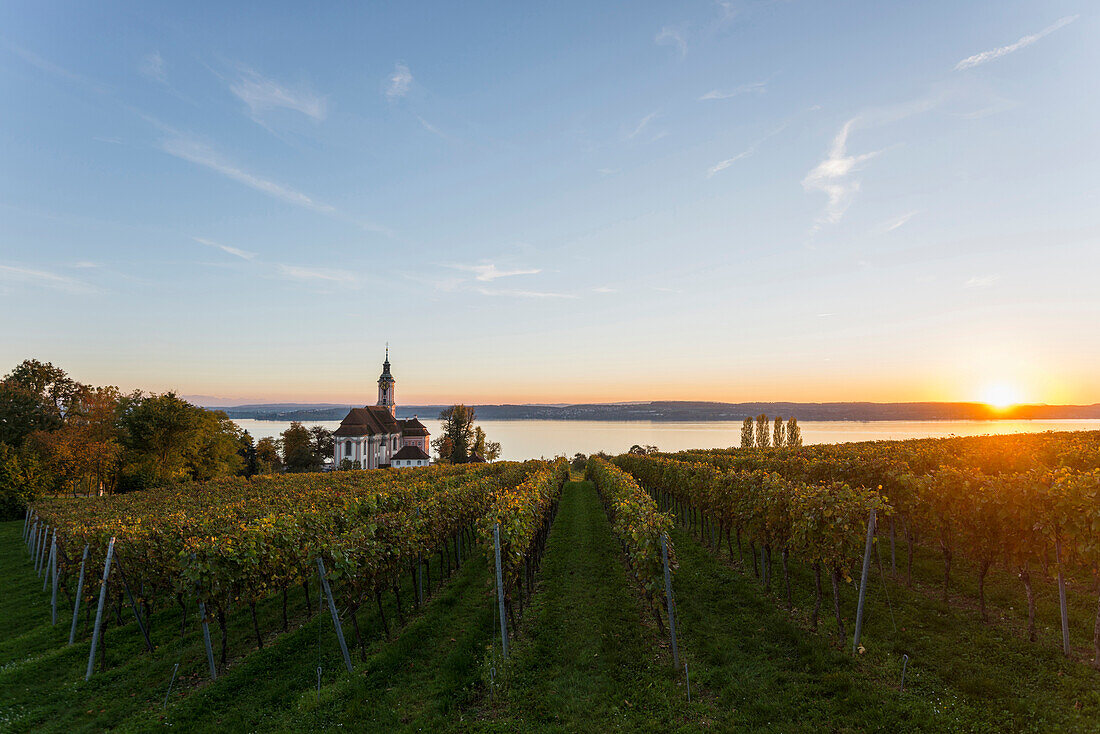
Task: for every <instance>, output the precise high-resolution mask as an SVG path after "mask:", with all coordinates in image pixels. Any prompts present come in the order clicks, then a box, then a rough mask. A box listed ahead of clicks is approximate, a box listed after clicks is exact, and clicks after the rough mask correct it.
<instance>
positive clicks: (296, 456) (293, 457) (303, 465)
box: [282, 421, 316, 472]
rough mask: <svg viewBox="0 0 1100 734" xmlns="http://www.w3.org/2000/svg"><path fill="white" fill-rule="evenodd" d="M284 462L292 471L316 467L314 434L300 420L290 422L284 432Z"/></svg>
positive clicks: (309, 469)
mask: <svg viewBox="0 0 1100 734" xmlns="http://www.w3.org/2000/svg"><path fill="white" fill-rule="evenodd" d="M282 437H283V463H284V464H285V465H286V470H287V471H290V472H303V471H311V470H313V469H314V468H316V467H315V454H314V451H313V436H312V434H311V433H310V432H309V429H308V428H306V427H305V426H303V425H302V424H301V423H299V422H298V421H294V422H293V423H291V424H290V427H289V428H287V429H286V430H285V431H283V433H282Z"/></svg>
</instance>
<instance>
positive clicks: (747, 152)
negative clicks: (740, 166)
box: [707, 146, 756, 178]
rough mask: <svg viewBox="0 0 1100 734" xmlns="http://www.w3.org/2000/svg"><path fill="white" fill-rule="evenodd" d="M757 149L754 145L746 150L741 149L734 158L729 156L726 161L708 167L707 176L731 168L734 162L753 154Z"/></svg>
mask: <svg viewBox="0 0 1100 734" xmlns="http://www.w3.org/2000/svg"><path fill="white" fill-rule="evenodd" d="M755 149H756V146H753V147H751V148H747V149H746V150H743V151H741V152H740V153H738V154H737V155H735V156H734V157H733V158H727V159H726V160H724V161H718V162H717V163H715V164H714V165H713V166H711V167H710V168H708V169H707V177H708V178H709V177H710V176H713V175H714V174H716V173H718V172H719V171H724V170H726V169H727V168H729V167H730V166H732V165H733V164H734V163H736V162H737V161H739V160H741V159H742V158H748V157H749V156H750V155H752V154H753V152H755Z"/></svg>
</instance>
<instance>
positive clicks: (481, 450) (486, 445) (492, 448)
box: [472, 426, 500, 461]
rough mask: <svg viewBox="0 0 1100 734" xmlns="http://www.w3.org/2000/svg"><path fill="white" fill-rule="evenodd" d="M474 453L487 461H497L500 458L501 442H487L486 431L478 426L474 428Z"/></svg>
mask: <svg viewBox="0 0 1100 734" xmlns="http://www.w3.org/2000/svg"><path fill="white" fill-rule="evenodd" d="M472 453H475V454H477V455H478V456H480V457H481V458H483V459H485V460H486V461H496V460H497V459H499V458H500V442H498V441H487V440H486V439H485V431H483V430H482V429H481V426H477V427H475V428H474V450H473V452H472Z"/></svg>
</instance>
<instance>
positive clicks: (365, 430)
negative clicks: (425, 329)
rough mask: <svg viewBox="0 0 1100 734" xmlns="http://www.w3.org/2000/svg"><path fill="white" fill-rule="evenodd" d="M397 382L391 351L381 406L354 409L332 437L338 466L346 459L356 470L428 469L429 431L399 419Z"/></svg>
mask: <svg viewBox="0 0 1100 734" xmlns="http://www.w3.org/2000/svg"><path fill="white" fill-rule="evenodd" d="M393 388H394V379H393V375H392V374H390V350H389V347H387V348H386V361H385V362H383V363H382V376H381V377H379V378H378V404H377V405H368V406H365V407H363V408H352V409H351V411H349V412H348V414H347V417H346V418H344V420H343V421H341V422H340V427H339V428H337V429H336V431H335V432H334V433H333V434H332V435H333V437H334V438H335V442H336V456H335V459H336V466H337V467H338V468H339V467H340V465H341V464H342V463H343V462H344V460H345V459H347V460H348V463H350V464H351V466H352V467H354V468H356V469H384V468H386V467H391V466H392V467H394V468H396V469H404V468H407V467H411V466H428V465H429V464H430V463H431V457H430V456H429V455H428V447H429V445H430V444H429V439H430V438H431V436H429V435H428V429H427V427H425V426H424V424H423V423H421V422H420V421H419V420H417V419H416V416H413V417H412V418H404V419H399V418H397V404H396V402H395V401H394V391H393Z"/></svg>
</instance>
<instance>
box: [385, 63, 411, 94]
mask: <svg viewBox="0 0 1100 734" xmlns="http://www.w3.org/2000/svg"><path fill="white" fill-rule="evenodd" d="M412 83H413V75H412V72H411V71H409V67H408V66H406V65H405V64H403V63H401V62H400V61H399V62H397V65H396V66H394V68H393V73H392V74H390V77H389V84H388V85H387V86H386V97H387V98H388V99H397V98H399V97H404V96H405V95H406V94H408V93H409V88H410V87H412Z"/></svg>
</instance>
